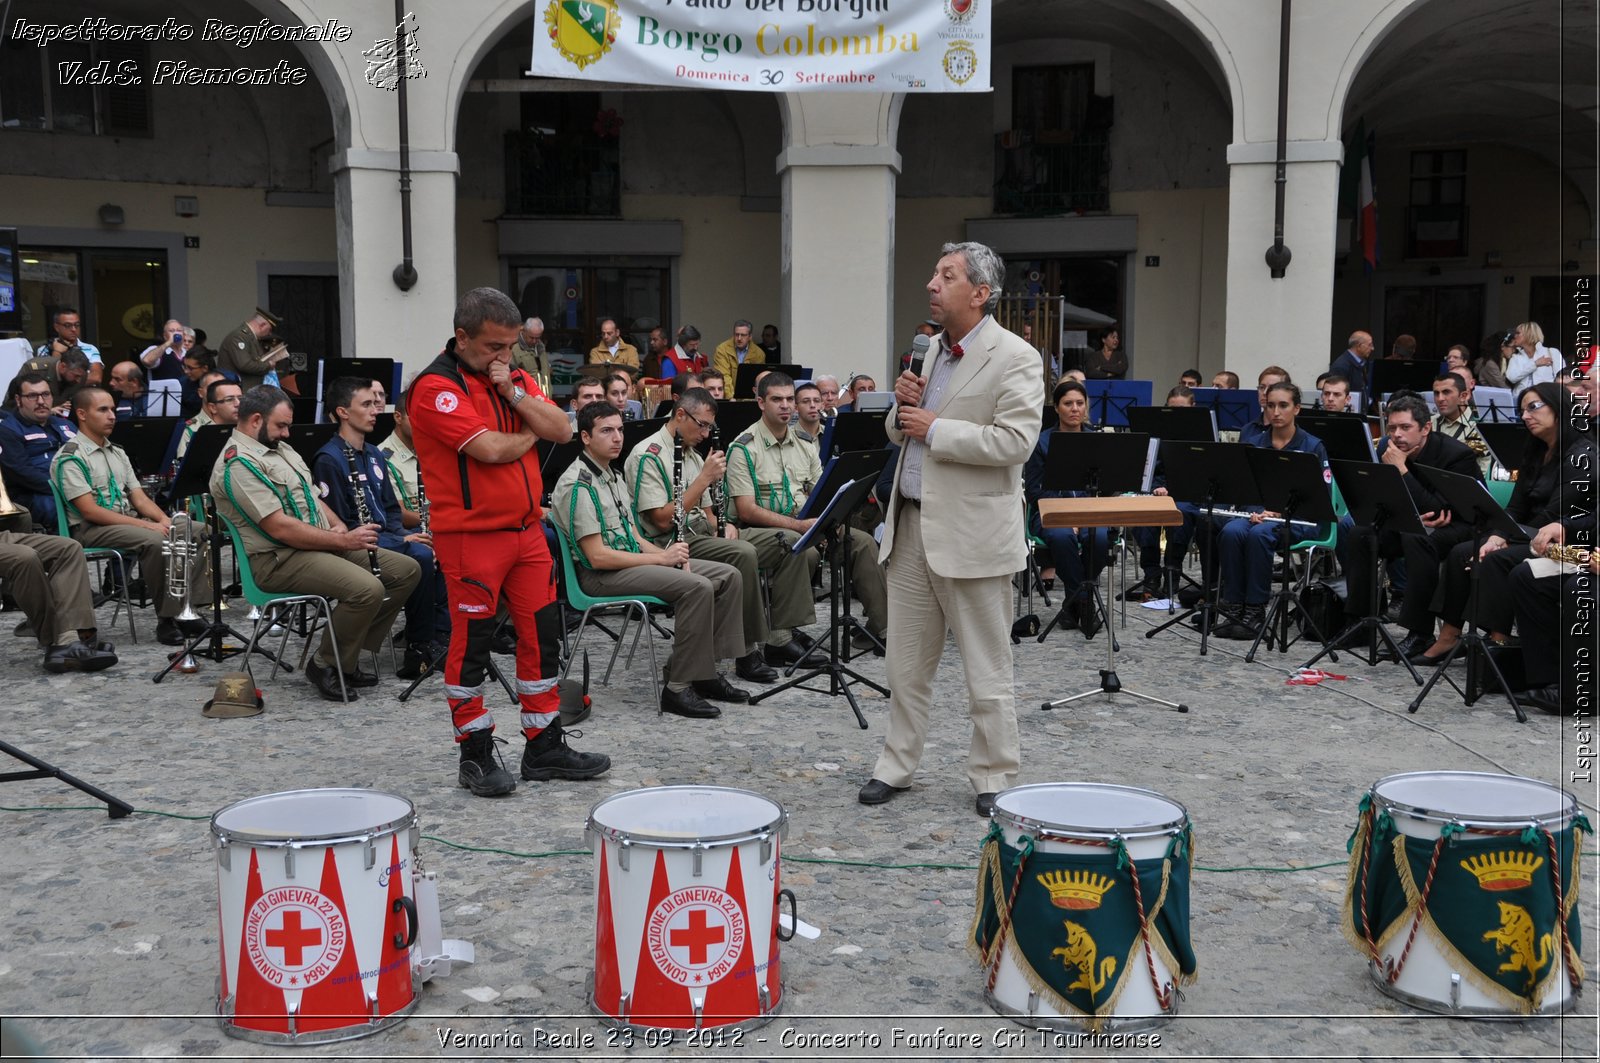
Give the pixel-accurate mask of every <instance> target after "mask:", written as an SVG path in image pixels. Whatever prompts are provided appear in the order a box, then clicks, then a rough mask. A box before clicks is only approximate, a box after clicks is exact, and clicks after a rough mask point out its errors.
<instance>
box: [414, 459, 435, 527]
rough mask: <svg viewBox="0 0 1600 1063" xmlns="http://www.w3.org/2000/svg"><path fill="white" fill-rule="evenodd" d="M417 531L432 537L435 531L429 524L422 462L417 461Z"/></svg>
mask: <svg viewBox="0 0 1600 1063" xmlns="http://www.w3.org/2000/svg"><path fill="white" fill-rule="evenodd" d="M417 518H418V521H419V523H418V524H417V531H419V532H421V533H422V534H423V535H426V536H428V537H429V538H432V536H433V531H432V529H431V528H429V526H428V524H429V521H428V492H427V491H425V490H424V489H423V487H422V463H421V462H418V463H417Z"/></svg>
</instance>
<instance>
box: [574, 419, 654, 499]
mask: <svg viewBox="0 0 1600 1063" xmlns="http://www.w3.org/2000/svg"><path fill="white" fill-rule="evenodd" d="M668 420H670V418H667V417H651V418H648V419H646V420H643V421H623V422H622V453H621V454H619V455H617V460H616V461H615V462H613V463H612V468H614V469H616V470H618V471H619V472H620V471H621V470H622V467H623V465H624V464H626V463H627V460H628V455H629V454H632V453H633V448H634V447H636V446H638V445H639V444H640V443H643V442H644V441H645V440H646V439H649V438H650V437H651V436H653V435H655V434H656V433H657V432H659V431H661V430H662V429H663V428H665V427H666V426H667V421H668ZM573 435H574V436H576V435H577V433H576V432H574V433H573ZM568 442H571V440H568ZM554 483H555V481H554V480H552V481H551V484H552V485H554Z"/></svg>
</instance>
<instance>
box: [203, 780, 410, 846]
mask: <svg viewBox="0 0 1600 1063" xmlns="http://www.w3.org/2000/svg"><path fill="white" fill-rule="evenodd" d="M306 793H318V794H323V795H327V796H345V795H350V796H360V797H391V798H393V799H394V800H396V801H399V802H400V803H401V804H403V805H405V807H406V812H405V814H404V815H402V816H400V817H399V818H398V819H394V820H390V821H389V822H387V823H383V824H377V825H374V826H371V827H367V828H365V829H363V830H361V831H358V832H354V833H351V832H348V831H345V832H340V833H337V834H297V835H295V836H293V837H285V836H284V835H281V834H257V833H255V832H252V831H241V830H235V829H231V828H228V827H224V826H221V825H219V824H218V822H217V820H219V819H220V818H221V817H223V816H224V815H226V814H227V813H229V812H231V811H233V810H234V809H236V808H239V807H240V806H242V805H247V804H250V803H252V802H255V801H269V800H271V799H272V798H274V797H288V796H290V795H294V794H306ZM419 822H420V821H419V820H418V818H417V806H416V805H414V804H412V803H411V801H410V800H408V799H407V798H404V797H401V796H400V795H399V794H397V793H392V792H390V791H388V790H374V789H369V788H367V787H361V786H325V787H317V786H308V787H304V788H302V789H299V790H280V791H278V792H277V793H272V794H257V795H256V796H254V797H246V798H242V799H241V800H238V801H235V802H233V804H231V805H228V806H227V807H225V808H220V809H218V810H217V811H216V812H215V813H213V814H212V816H211V833H212V835H213V837H215V838H216V839H217V841H219V842H222V843H225V844H233V843H236V842H237V843H244V844H248V845H250V846H253V847H255V848H258V849H292V848H302V847H305V846H307V845H343V844H346V843H349V842H364V841H367V840H368V839H371V838H383V837H387V836H388V835H390V834H398V833H400V832H401V831H402V830H406V829H407V828H415V827H416V826H417V824H418V823H419Z"/></svg>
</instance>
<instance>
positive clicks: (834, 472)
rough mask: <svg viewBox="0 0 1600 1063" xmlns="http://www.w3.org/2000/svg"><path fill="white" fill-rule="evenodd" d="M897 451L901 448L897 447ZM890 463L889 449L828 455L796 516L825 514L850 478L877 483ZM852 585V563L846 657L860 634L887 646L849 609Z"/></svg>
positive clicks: (847, 598) (851, 656)
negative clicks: (815, 482) (825, 510)
mask: <svg viewBox="0 0 1600 1063" xmlns="http://www.w3.org/2000/svg"><path fill="white" fill-rule="evenodd" d="M896 453H899V452H898V451H896ZM888 464H889V452H888V451H887V450H859V451H849V452H847V453H844V454H840V455H838V456H837V457H832V458H829V459H828V460H827V461H825V462H823V465H822V476H821V478H820V479H818V480H817V486H816V487H815V488H814V489H813V490H812V491H811V492H810V493H808V494H807V495H806V502H805V505H804V506H802V507H800V512H798V513H796V514H795V516H796V517H797V518H798V519H800V520H810V519H811V518H813V517H820V516H822V512H823V510H824V509H826V508H827V506H828V505H829V504H831V502H832V500H833V496H834V495H836V494H838V493H839V492H840V491H841V490H843V489H844V485H845V484H846V483H848V482H850V481H851V480H866V481H868V482H870V483H872V484H873V485H876V484H877V481H878V479H879V478H880V477H881V476H882V475H883V470H884V468H885V467H886V466H887V465H888ZM852 515H853V514H852ZM829 572H830V573H831V572H832V569H829ZM853 586H854V581H853V580H851V578H850V566H849V565H848V564H846V565H845V582H844V604H843V607H842V616H841V617H840V620H839V622H840V624H841V625H842V629H841V636H842V641H843V643H844V659H845V660H846V661H853V660H855V659H856V657H857V656H859V654H857V653H854V652H852V649H853V646H854V639H855V636H856V635H857V634H862V635H865V636H867V638H869V639H871V640H872V644H873V645H874V646H876V647H877V648H878V649H880V650H881V649H883V648H884V647H883V642H882V641H881V640H880V639H879V638H878V636H876V635H874V634H873V633H872V632H870V631H868V630H867V628H866V625H865V624H863V623H862V622H861V621H859V620H857V619H856V618H855V615H854V614H853V613H852V612H851V611H850V590H851V588H852V587H853ZM816 648H817V646H816V644H813V645H812V647H811V649H813V650H814V649H816ZM863 652H865V651H863ZM805 659H806V658H805V656H802V657H801V658H800V660H799V661H796V662H795V663H794V664H792V665H790V666H789V669H788V672H787V673H786V674H788V675H793V674H794V671H795V669H796V668H798V667H799V666H800V664H801V663H802V662H804V661H805Z"/></svg>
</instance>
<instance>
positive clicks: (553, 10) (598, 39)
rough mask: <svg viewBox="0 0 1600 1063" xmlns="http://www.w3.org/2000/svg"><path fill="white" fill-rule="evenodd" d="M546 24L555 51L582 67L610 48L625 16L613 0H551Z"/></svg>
mask: <svg viewBox="0 0 1600 1063" xmlns="http://www.w3.org/2000/svg"><path fill="white" fill-rule="evenodd" d="M544 24H545V30H546V32H548V33H549V34H550V43H551V44H552V45H554V46H555V50H556V51H557V52H560V53H561V57H562V58H563V59H565V60H567V62H569V63H571V64H572V65H573V66H576V67H577V68H578V69H579V70H582V69H584V68H585V67H587V66H588V65H589V64H590V63H594V62H598V61H599V60H600V59H602V58H603V57H604V56H605V54H606V53H607V52H609V51H610V50H611V46H612V45H613V44H615V43H616V41H617V32H618V31H619V30H621V29H622V16H621V15H619V14H617V8H616V5H615V3H614V0H550V5H549V6H548V7H546V8H545V9H544Z"/></svg>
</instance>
